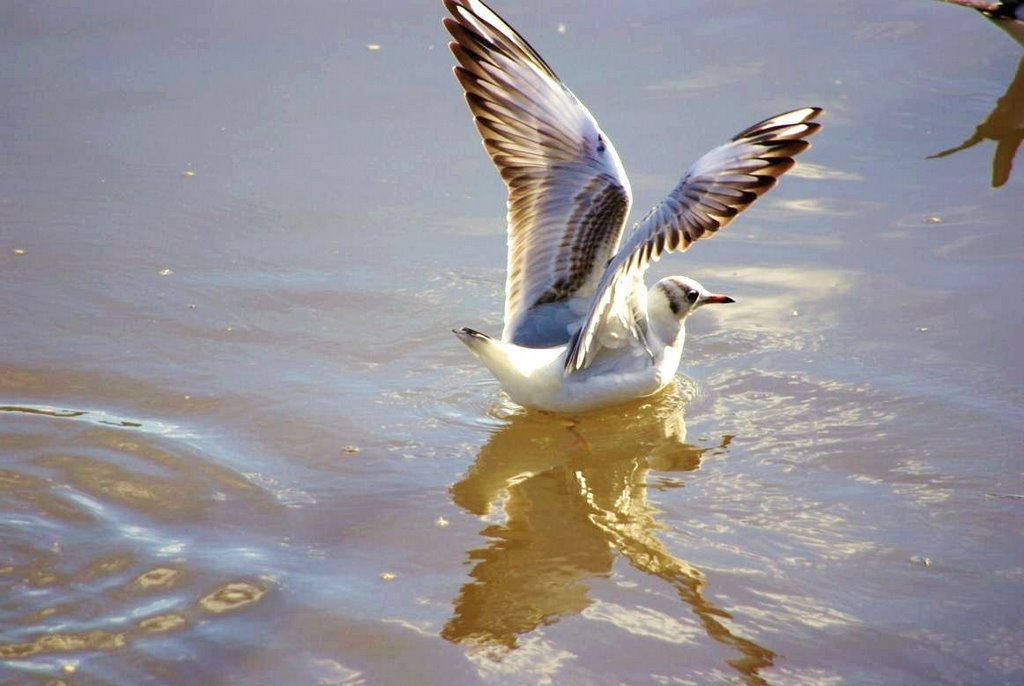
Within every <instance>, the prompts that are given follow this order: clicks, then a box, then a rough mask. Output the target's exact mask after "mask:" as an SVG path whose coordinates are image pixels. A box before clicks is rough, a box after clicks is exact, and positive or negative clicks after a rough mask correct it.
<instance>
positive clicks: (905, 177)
mask: <svg viewBox="0 0 1024 686" xmlns="http://www.w3.org/2000/svg"><path fill="white" fill-rule="evenodd" d="M499 9H500V10H505V11H504V14H505V15H506V16H507V18H508V19H509V20H510V21H511V22H512V23H513V24H514V25H516V26H518V27H519V28H520V29H521V30H522V31H523V32H524V33H525V34H526V35H527V37H528V38H530V39H531V41H532V42H533V43H534V45H535V47H537V48H538V49H539V50H540V51H541V52H542V54H543V55H544V56H545V57H546V58H547V60H548V61H549V62H550V63H551V64H552V65H553V66H554V68H555V69H556V70H557V71H558V72H559V74H560V75H561V76H562V77H563V78H564V79H565V80H566V81H567V82H568V83H569V85H570V87H572V88H573V89H574V91H575V92H576V93H577V94H578V95H579V96H580V97H581V98H582V99H583V100H584V101H585V102H586V103H587V104H588V106H589V107H590V109H591V110H592V111H593V112H594V113H595V114H596V116H597V117H598V118H599V120H600V121H601V123H602V125H603V127H604V128H605V130H606V131H607V132H608V133H609V134H610V135H611V136H612V137H613V138H614V140H615V143H616V146H617V148H618V150H619V152H620V155H621V156H622V157H623V160H624V163H625V166H626V168H627V169H628V170H629V171H630V173H631V178H632V180H633V186H634V193H635V196H636V209H637V210H638V211H641V212H642V211H643V210H645V209H646V207H648V206H649V205H650V204H652V203H653V202H655V201H656V200H658V199H660V196H661V194H662V193H663V192H665V191H666V190H667V189H668V188H669V187H671V185H673V184H674V183H675V181H676V179H677V177H678V175H679V174H680V173H681V171H682V169H683V167H684V166H685V165H686V164H688V163H689V162H690V161H691V160H692V159H694V158H695V157H696V156H697V155H699V154H700V153H702V152H703V151H704V150H705V149H707V148H708V147H710V146H711V145H712V144H713V143H715V142H718V141H719V140H721V139H724V138H725V137H727V136H729V135H731V134H733V133H734V132H735V131H738V130H740V129H742V128H744V127H745V126H747V125H748V124H750V123H752V122H754V121H757V120H758V119H761V118H763V117H765V116H767V115H770V114H773V113H775V112H777V111H781V110H784V109H786V108H789V107H793V106H797V105H802V104H817V105H822V106H824V107H825V108H826V109H827V113H826V116H825V119H824V123H825V126H826V128H825V131H824V132H823V133H822V134H821V135H820V136H818V137H817V138H815V141H814V148H813V149H812V150H811V151H810V152H809V153H807V155H805V156H804V164H802V166H800V167H799V168H798V169H797V170H795V171H794V172H793V173H791V174H790V175H789V176H788V177H787V178H786V179H785V180H784V181H783V183H782V184H781V186H780V188H779V189H778V190H775V191H773V192H772V193H771V194H770V195H769V196H768V197H767V198H765V199H764V200H763V201H761V202H759V203H758V205H756V206H755V207H754V208H753V210H752V211H751V212H750V213H749V214H748V215H745V216H744V217H742V218H741V219H740V220H738V221H737V222H736V223H735V224H734V225H732V226H730V227H729V229H728V230H727V231H723V232H722V234H721V235H719V236H717V237H716V238H715V239H714V240H712V241H707V242H703V243H702V244H700V245H698V246H696V248H695V249H694V250H693V251H691V252H690V253H689V254H687V255H686V256H682V257H677V258H670V259H666V260H663V261H662V263H660V264H659V265H658V267H657V269H656V270H655V272H656V273H655V276H663V275H666V274H670V273H686V274H689V275H691V276H694V277H696V278H698V279H700V280H701V281H702V282H704V283H705V284H706V285H708V286H709V288H712V289H714V290H716V291H720V292H724V293H729V294H730V295H733V296H734V297H736V299H737V300H738V303H737V304H736V305H731V306H729V307H728V308H721V310H720V311H718V312H716V313H713V314H711V313H705V312H702V313H701V315H700V316H698V317H697V318H696V320H695V321H693V322H692V323H691V326H690V327H689V328H690V336H689V340H688V344H689V346H688V351H687V356H686V360H685V362H684V368H683V372H682V375H681V377H680V379H679V383H678V384H677V386H676V387H675V388H673V389H671V390H670V391H669V392H667V393H665V394H663V395H661V396H658V397H656V398H653V399H650V400H648V401H645V402H640V403H637V404H635V405H632V406H627V407H624V408H617V409H615V410H611V411H606V412H601V413H594V414H588V415H583V416H578V417H554V416H550V415H545V414H540V413H529V412H524V411H522V410H519V409H518V408H516V407H514V406H513V405H511V404H509V403H508V402H507V401H506V400H504V399H503V397H502V395H501V393H500V391H499V389H498V388H497V385H496V383H495V382H494V381H493V380H492V379H491V378H490V377H489V376H488V375H487V373H486V372H485V371H484V370H483V369H482V368H480V367H478V366H477V365H476V364H475V362H474V361H473V359H472V358H470V356H469V355H468V354H467V353H466V351H465V350H464V349H462V346H461V345H460V344H459V343H458V342H457V341H456V340H455V339H454V338H453V337H452V336H451V334H450V333H449V329H450V328H451V327H453V326H461V325H471V326H475V327H478V328H481V329H483V330H487V331H497V330H499V328H500V316H501V297H502V293H501V291H502V287H503V272H502V269H503V264H504V236H503V229H504V218H503V212H502V203H503V193H502V189H501V186H500V184H499V182H498V180H497V177H496V175H495V174H494V173H493V171H492V169H491V167H490V163H489V162H488V160H487V159H486V157H485V155H484V154H483V153H482V151H481V150H480V147H479V143H478V141H477V139H476V134H475V132H474V131H473V129H472V126H471V123H470V121H469V116H468V114H467V112H466V111H465V106H464V104H463V103H462V102H461V99H460V96H459V93H458V88H457V86H456V84H455V83H454V81H453V80H452V78H451V75H450V73H449V72H450V66H451V62H452V60H451V58H450V57H449V56H448V54H447V51H446V50H445V48H444V44H445V34H444V32H443V30H442V29H441V27H440V24H439V21H440V17H441V14H442V9H441V8H440V6H439V5H435V4H434V3H430V2H428V3H404V2H403V3H392V4H389V5H388V6H387V7H384V6H381V7H375V6H370V5H366V4H365V3H357V4H351V3H328V2H311V3H303V4H302V5H301V6H284V5H278V4H274V3H256V4H253V3H238V2H232V1H230V0H229V1H228V2H222V3H215V4H208V3H195V2H186V3H183V4H182V3H175V4H169V5H167V6H156V5H152V4H141V5H140V4H127V3H118V2H112V1H109V0H103V1H101V2H92V3H86V4H80V5H66V4H65V5H54V4H49V5H48V4H39V3H29V2H14V3H8V4H7V5H6V6H5V7H4V8H2V9H0V57H2V61H3V64H4V65H5V69H4V70H2V74H0V84H2V86H0V87H2V91H3V93H4V98H3V102H4V104H3V107H2V109H0V112H2V114H0V150H2V157H0V284H2V285H0V317H2V336H0V350H2V356H0V437H2V442H0V446H2V448H0V456H2V459H0V683H4V684H23V683H24V684H56V683H64V684H69V685H70V684H94V683H97V684H98V683H103V684H110V683H117V684H138V683H161V684H195V683H204V684H215V683H245V684H284V683H296V684H298V683H309V684H359V683H368V684H369V683H387V684H410V683H431V684H433V683H438V684H440V683H446V684H448V683H457V684H473V683H486V684H521V683H544V682H548V683H572V684H586V683H591V684H612V683H629V684H642V683H662V684H668V683H694V684H711V683H749V684H758V683H771V684H839V683H845V684H893V683H901V684H1016V683H1021V682H1024V620H1022V617H1024V607H1022V605H1024V545H1022V544H1024V541H1022V538H1021V536H1022V531H1024V528H1022V526H1021V525H1022V522H1024V483H1022V481H1024V479H1022V473H1024V470H1022V468H1021V458H1022V446H1024V394H1022V392H1021V387H1022V383H1024V357H1022V355H1021V353H1020V345H1021V341H1022V340H1024V299H1021V298H1020V296H1019V294H1020V292H1021V288H1022V286H1024V269H1022V267H1024V232H1022V230H1021V229H1022V226H1024V223H1022V219H1021V217H1024V193H1022V190H1024V174H1022V173H1021V172H1020V170H1019V169H1018V170H1017V171H1016V173H1014V172H1013V171H1012V170H1008V169H1007V167H1006V150H1007V148H1008V147H1011V146H1012V143H1013V140H1014V136H1015V135H1019V134H1017V133H1015V132H1019V131H1021V128H1022V126H1024V125H1022V124H1021V122H1022V118H1024V115H1022V114H1021V102H1022V96H1021V94H1020V88H1021V85H1022V84H1021V83H1018V82H1020V71H1019V64H1020V62H1021V58H1022V52H1021V47H1020V45H1018V44H1016V43H1015V42H1014V41H1013V40H1012V39H1011V38H1010V37H1009V36H1007V35H1005V34H1003V33H1001V32H1000V31H999V30H998V29H997V28H995V27H994V26H992V25H991V24H989V23H987V22H986V21H984V20H983V19H982V18H981V17H979V16H977V15H975V14H973V13H972V12H970V11H967V10H965V9H962V8H956V7H951V6H946V5H943V4H940V3H938V2H924V1H921V2H915V3H882V2H875V1H865V0H856V1H853V0H850V1H847V2H833V3H824V4H822V3H819V4H818V5H814V6H811V5H808V4H806V3H792V2H781V3H780V2H773V3H768V2H758V3H750V2H747V3H721V2H692V3H686V4H685V5H682V4H679V3H674V2H652V3H643V4H642V5H635V4H632V3H622V4H619V5H616V6H613V7H607V8H602V9H601V10H600V11H599V12H598V11H595V9H594V8H593V7H592V6H591V5H589V4H587V3H582V2H580V1H579V0H565V1H564V2H556V3H546V4H544V5H543V6H540V5H537V6H535V4H532V3H531V4H527V5H526V6H514V7H513V6H511V4H510V3H504V4H499ZM560 25H561V26H562V29H561V30H560V29H559V26H560ZM368 46H375V47H374V48H370V47H368ZM976 127H977V130H978V133H979V140H980V142H977V144H975V145H973V146H971V147H969V148H966V149H964V150H962V151H958V152H955V153H952V154H950V155H948V156H946V157H943V158H940V159H927V158H928V156H930V155H934V154H936V153H939V152H941V151H944V150H948V149H950V148H953V147H954V146H957V145H958V144H959V143H960V142H961V141H964V140H965V139H968V140H970V137H971V136H972V134H973V133H974V132H975V129H976ZM981 139H984V140H981ZM997 150H1001V151H1002V152H1001V153H999V154H997ZM1018 166H1020V165H1019V164H1018ZM1000 170H1001V171H1000ZM1006 173H1009V177H1008V178H1007V179H1005V180H1004V183H1002V185H1000V186H999V187H998V188H993V187H992V183H993V181H996V182H998V181H999V180H1000V178H1001V176H1000V175H1003V176H1005V174H1006Z"/></svg>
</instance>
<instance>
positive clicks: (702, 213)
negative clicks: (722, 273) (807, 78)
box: [565, 107, 822, 374]
mask: <svg viewBox="0 0 1024 686" xmlns="http://www.w3.org/2000/svg"><path fill="white" fill-rule="evenodd" d="M821 112H822V110H821V108H818V107H805V108H802V109H799V110H793V111H792V112H786V113H784V114H780V115H777V116H775V117H772V118H771V119H765V120H764V121H762V122H759V123H757V124H754V125H753V126H751V127H750V128H749V129H746V130H745V131H741V132H740V133H738V134H736V136H735V137H734V138H733V139H732V140H731V141H729V142H728V143H726V144H725V145H720V146H719V147H717V148H715V149H714V150H712V151H711V152H709V153H707V154H706V155H704V156H703V157H701V158H700V159H699V160H697V162H696V163H694V165H693V166H691V167H690V168H689V169H688V170H687V172H686V174H684V175H683V179H682V180H681V181H680V182H679V185H677V186H676V187H675V188H674V189H673V190H672V192H671V193H669V195H668V197H667V198H665V199H664V200H662V201H661V203H659V204H658V205H656V206H655V207H654V208H653V209H652V210H651V211H650V212H649V213H648V214H647V216H646V217H645V218H644V219H642V220H641V221H640V222H639V223H638V224H637V226H636V228H635V229H634V230H633V233H632V234H631V235H630V236H629V238H628V239H627V240H626V242H625V244H623V246H622V248H621V249H620V250H619V252H618V253H617V254H616V255H615V257H614V258H613V259H612V261H611V262H609V263H608V266H607V267H606V268H605V270H604V273H603V274H602V276H601V281H600V283H599V285H598V287H597V292H596V294H595V295H594V299H593V301H592V302H591V305H590V310H589V312H588V313H587V316H586V319H584V321H583V326H582V327H581V328H580V330H579V332H578V333H577V334H576V336H575V337H574V338H573V340H572V342H571V344H570V348H569V354H568V355H567V356H566V360H565V373H566V374H570V373H572V372H574V371H576V370H578V369H582V368H584V367H586V366H588V365H589V364H590V362H591V361H592V359H593V355H594V353H596V350H597V347H598V345H597V344H596V333H597V332H598V331H599V330H600V329H601V328H602V327H604V326H607V325H610V324H614V325H615V326H617V327H625V328H626V329H627V330H628V331H630V332H631V333H632V335H634V336H636V337H637V338H639V339H640V340H645V332H644V331H643V330H642V329H641V328H640V323H641V319H642V313H640V312H638V311H637V308H638V305H637V302H636V297H635V296H636V293H637V289H638V288H643V274H644V272H645V271H646V270H647V267H648V266H649V265H650V264H651V263H652V262H655V261H657V260H658V259H659V258H660V257H661V255H662V254H663V253H666V252H677V251H678V252H682V251H684V250H686V249H687V248H689V247H690V245H691V244H692V243H693V242H694V241H696V240H698V239H700V238H704V237H706V236H710V235H712V234H714V232H715V231H718V229H720V228H722V227H723V226H725V225H726V224H728V223H729V222H730V221H732V219H733V217H735V216H736V215H737V214H739V213H740V212H742V211H743V210H745V209H746V208H747V207H749V206H750V204H751V203H752V202H754V201H755V200H757V199H758V198H759V197H761V196H762V195H763V194H764V193H766V192H767V191H768V189H770V188H771V187H772V186H774V185H775V184H776V182H777V181H778V180H779V177H780V176H782V175H783V174H785V173H786V172H787V171H789V169H791V168H792V167H793V165H794V164H795V162H794V160H793V157H795V156H796V155H798V154H800V153H801V152H803V151H804V150H806V149H807V148H808V147H810V143H808V142H807V141H806V140H804V139H805V138H807V137H808V136H811V135H812V134H814V133H815V132H816V131H817V130H818V129H820V128H821V124H818V123H816V122H814V121H812V120H813V119H815V118H817V117H818V115H819V114H821Z"/></svg>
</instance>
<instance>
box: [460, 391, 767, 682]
mask: <svg viewBox="0 0 1024 686" xmlns="http://www.w3.org/2000/svg"><path fill="white" fill-rule="evenodd" d="M682 404H683V401H682V400H681V399H680V397H679V395H678V394H674V393H671V392H670V393H666V394H662V395H661V396H659V397H658V398H656V399H654V400H651V401H648V402H645V403H641V404H637V405H635V406H633V407H632V408H628V409H627V410H625V414H624V411H623V410H622V409H617V410H613V411H609V412H604V413H600V414H597V413H595V414H589V415H586V416H585V417H583V418H581V419H579V420H573V419H565V418H558V417H554V416H551V415H547V414H543V413H536V412H525V411H521V412H520V413H518V414H513V415H512V416H510V417H509V418H508V420H507V424H506V425H505V426H504V427H502V428H501V429H499V430H498V431H497V432H496V433H495V434H494V435H493V436H492V437H491V439H490V440H489V441H488V442H487V444H486V445H484V446H483V448H482V449H481V450H480V453H479V455H478V456H477V459H476V461H475V462H474V464H473V466H472V467H471V468H470V469H469V471H468V472H467V473H466V475H465V476H464V477H463V478H462V479H461V480H460V481H459V482H458V483H456V484H455V485H454V486H452V488H451V494H452V498H453V500H454V501H455V503H456V504H457V505H459V506H460V507H462V508H463V509H465V510H467V511H468V512H471V513H473V514H475V515H479V516H481V517H484V518H485V519H488V520H495V519H497V518H496V517H495V514H496V513H495V510H496V509H497V508H498V507H500V508H501V513H502V514H503V518H502V519H503V521H502V522H501V523H491V524H490V525H488V526H487V527H486V528H485V529H484V530H483V532H482V533H483V535H484V536H485V537H486V539H487V543H486V545H484V546H482V547H480V548H478V549H476V550H472V551H470V553H469V559H470V560H471V561H472V563H473V568H472V570H471V571H470V573H469V575H470V577H472V580H471V581H469V582H468V583H466V584H465V585H463V587H462V589H461V591H460V593H459V595H458V597H457V598H456V599H455V601H454V612H453V616H452V617H451V619H450V620H449V621H448V622H447V623H446V625H445V626H444V628H443V629H442V631H441V635H442V636H443V637H444V638H446V639H448V640H449V641H453V642H460V643H467V644H470V645H473V646H475V647H479V648H484V649H494V648H495V647H504V648H505V649H506V650H508V649H514V648H516V647H517V646H518V644H519V640H520V638H521V637H524V635H526V634H528V633H529V632H531V631H533V630H534V629H536V628H537V627H539V626H541V625H545V624H551V623H553V622H555V621H558V620H559V619H560V618H561V617H564V616H567V615H573V614H580V613H584V611H585V610H587V609H588V608H593V609H592V612H605V611H611V609H614V608H613V606H612V604H610V603H605V602H603V601H602V602H601V603H599V605H600V607H597V606H594V603H595V601H594V600H592V599H591V598H590V596H589V591H590V587H589V585H588V583H587V582H588V580H589V579H591V578H593V577H604V576H608V575H609V574H611V573H612V568H613V563H614V561H615V560H616V558H617V557H618V556H620V555H621V556H622V557H624V558H625V559H626V560H627V561H628V562H629V564H630V565H632V566H633V567H634V568H635V569H637V570H639V571H641V572H644V573H646V574H650V575H653V576H655V577H658V578H659V579H661V580H663V581H664V582H666V583H667V584H668V585H669V586H670V587H671V588H673V589H674V590H675V592H676V594H677V595H678V597H679V598H680V599H681V600H682V601H683V602H684V603H685V605H686V606H687V607H688V608H689V610H690V611H691V612H692V613H693V615H694V616H695V617H696V620H697V624H698V625H699V627H700V628H699V629H697V631H698V632H699V631H701V630H702V631H703V632H704V633H705V634H706V635H707V636H709V637H710V638H712V639H713V640H715V641H718V642H719V643H722V644H724V645H727V646H730V647H732V648H733V649H735V650H736V652H737V656H736V657H735V658H734V659H732V660H730V661H729V663H730V664H731V665H732V667H733V668H734V669H736V670H737V671H738V672H739V673H740V674H741V675H743V677H744V679H745V680H746V681H747V682H748V683H763V681H762V679H761V678H760V677H759V676H758V672H759V671H760V670H762V669H764V668H765V667H768V666H770V665H771V664H772V662H773V658H774V654H773V653H772V651H770V650H768V649H767V648H764V647H762V646H760V645H758V644H756V643H754V642H753V641H750V640H748V639H745V638H742V637H740V636H738V635H736V634H735V633H733V631H731V630H730V629H729V628H727V627H726V626H725V624H723V622H722V619H723V618H724V619H728V618H729V614H728V612H726V611H725V610H724V609H722V608H720V607H717V606H715V605H714V604H713V603H712V602H710V601H709V600H708V599H706V598H705V597H704V595H703V587H704V584H705V579H704V576H703V575H702V574H701V572H700V571H699V570H697V569H695V568H694V567H692V566H691V565H689V564H688V563H686V562H685V561H683V560H680V559H678V558H677V557H675V556H674V555H672V553H671V552H670V551H669V550H668V549H667V548H666V546H665V545H664V544H663V543H662V542H661V541H660V540H658V538H657V537H656V535H655V534H656V532H657V531H658V530H659V529H660V528H661V526H660V525H659V524H658V522H657V520H656V515H657V509H656V508H655V507H654V506H653V505H652V504H650V503H649V502H648V500H647V491H648V488H649V487H650V486H649V482H651V483H653V482H655V479H653V478H651V476H649V474H650V472H651V470H657V471H660V472H689V471H693V470H695V469H697V468H698V467H699V466H700V463H701V459H702V457H703V455H704V454H705V452H707V451H708V450H712V451H715V450H722V449H724V448H725V447H726V446H727V445H728V442H729V437H725V438H723V440H722V441H721V443H720V445H718V446H715V447H713V448H700V447H697V446H693V445H689V444H687V443H686V442H685V438H686V427H685V423H684V421H683V416H682ZM660 481H661V482H662V484H663V485H664V486H666V487H670V486H678V485H679V484H678V482H674V480H673V479H672V477H671V476H670V475H667V474H663V475H662V477H661V479H660ZM601 608H603V610H602V609H601ZM614 614H616V615H619V614H621V613H614ZM671 621H672V622H675V621H677V620H676V619H674V618H672V619H671Z"/></svg>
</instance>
